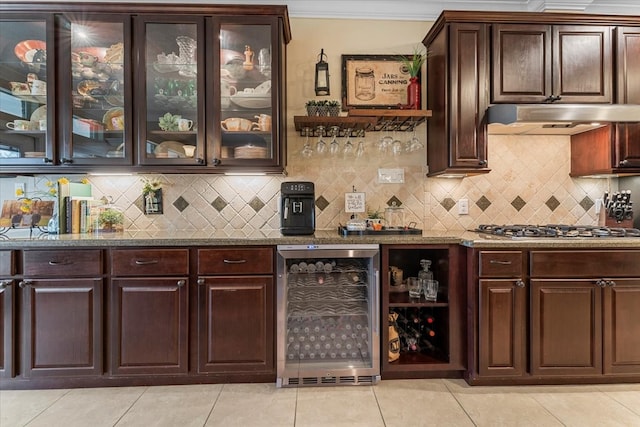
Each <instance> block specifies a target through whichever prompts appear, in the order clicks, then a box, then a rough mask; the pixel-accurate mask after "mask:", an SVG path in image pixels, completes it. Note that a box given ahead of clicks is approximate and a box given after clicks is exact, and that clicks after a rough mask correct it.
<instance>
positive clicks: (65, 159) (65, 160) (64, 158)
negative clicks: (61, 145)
mask: <svg viewBox="0 0 640 427" xmlns="http://www.w3.org/2000/svg"><path fill="white" fill-rule="evenodd" d="M60 161H61V162H62V163H63V164H65V165H70V164H71V163H73V159H68V158H66V157H63V158H62V159H61V160H60Z"/></svg>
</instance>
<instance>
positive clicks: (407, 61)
mask: <svg viewBox="0 0 640 427" xmlns="http://www.w3.org/2000/svg"><path fill="white" fill-rule="evenodd" d="M428 56H429V52H428V51H427V52H422V51H421V50H420V48H418V47H416V48H414V49H413V55H411V56H405V55H400V56H398V57H397V59H398V61H400V62H402V66H403V68H404V69H406V70H407V73H409V75H410V76H411V77H417V76H418V74H420V70H421V69H422V64H424V62H425V61H426V60H427V57H428Z"/></svg>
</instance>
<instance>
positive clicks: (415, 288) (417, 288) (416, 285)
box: [407, 277, 422, 298]
mask: <svg viewBox="0 0 640 427" xmlns="http://www.w3.org/2000/svg"><path fill="white" fill-rule="evenodd" d="M407 288H408V289H409V297H410V298H420V295H422V287H421V285H420V280H418V278H417V277H407Z"/></svg>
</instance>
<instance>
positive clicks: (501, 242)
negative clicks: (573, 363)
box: [0, 230, 640, 249]
mask: <svg viewBox="0 0 640 427" xmlns="http://www.w3.org/2000/svg"><path fill="white" fill-rule="evenodd" d="M13 231H21V233H12V232H13ZM25 231H26V233H25ZM236 234H237V235H233V236H228V235H227V234H226V232H224V233H223V232H222V231H221V230H220V231H215V230H214V231H202V230H191V231H189V230H176V231H149V230H129V231H125V232H122V233H101V234H62V235H48V234H42V233H36V232H34V233H33V235H32V236H31V237H29V233H28V230H9V232H8V233H6V234H5V235H2V236H0V249H2V248H13V249H20V248H38V247H41V248H47V247H69V248H73V247H88V246H91V247H111V246H124V247H126V246H131V247H136V246H240V245H322V244H327V245H329V244H330V245H336V244H349V245H353V244H358V243H362V244H388V245H391V244H417V245H420V244H434V245H437V244H461V245H463V246H466V247H473V248H496V249H497V248H640V238H620V237H600V238H582V237H573V238H509V237H500V236H490V235H485V234H479V233H476V232H473V231H433V230H424V231H423V232H422V234H421V235H376V234H372V235H364V236H360V235H355V236H348V237H342V236H340V235H339V234H338V232H337V231H336V230H316V232H315V234H314V235H312V236H283V235H281V234H280V232H279V231H278V230H274V231H273V232H272V233H265V232H262V231H254V232H252V233H245V232H243V231H242V230H238V231H237V233H236Z"/></svg>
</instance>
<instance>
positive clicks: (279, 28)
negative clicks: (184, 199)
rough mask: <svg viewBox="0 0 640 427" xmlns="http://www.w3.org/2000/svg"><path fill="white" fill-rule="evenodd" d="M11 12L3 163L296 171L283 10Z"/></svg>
mask: <svg viewBox="0 0 640 427" xmlns="http://www.w3.org/2000/svg"><path fill="white" fill-rule="evenodd" d="M34 8H35V6H31V5H29V4H19V3H2V5H0V21H1V23H2V25H1V26H0V32H1V33H0V36H1V37H0V139H1V143H0V166H2V167H3V171H6V172H8V173H46V172H47V171H51V170H52V167H54V168H55V169H54V170H55V171H56V172H59V171H61V170H62V169H61V168H62V167H64V168H65V171H67V170H68V171H71V170H72V172H71V173H75V172H88V171H93V170H95V171H107V170H108V171H110V172H112V171H134V172H135V171H139V172H152V171H153V172H164V173H171V172H180V173H184V172H197V173H211V172H213V173H218V172H220V173H222V172H229V171H232V172H244V171H246V172H268V173H281V172H283V171H284V167H285V159H286V154H285V147H286V142H285V135H286V132H284V129H285V117H286V112H285V110H284V105H285V100H286V96H285V88H286V85H285V80H284V78H285V66H284V60H285V46H286V44H287V43H288V42H289V40H290V38H291V36H290V29H289V22H288V16H287V9H286V7H285V6H253V7H248V6H224V7H222V6H216V5H173V4H165V5H158V6H143V5H139V6H137V5H133V6H131V7H127V8H126V10H125V11H122V10H121V9H122V8H121V7H118V6H117V5H115V4H112V3H111V4H108V3H91V4H88V5H83V6H82V7H81V8H79V7H78V6H76V5H75V4H72V3H59V4H56V5H55V9H54V8H53V6H52V9H50V10H46V9H44V8H42V7H39V8H38V11H37V13H31V11H32V10H34V11H35V9H34Z"/></svg>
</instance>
